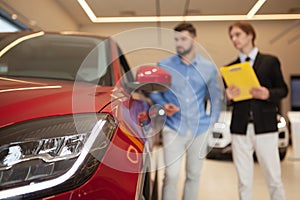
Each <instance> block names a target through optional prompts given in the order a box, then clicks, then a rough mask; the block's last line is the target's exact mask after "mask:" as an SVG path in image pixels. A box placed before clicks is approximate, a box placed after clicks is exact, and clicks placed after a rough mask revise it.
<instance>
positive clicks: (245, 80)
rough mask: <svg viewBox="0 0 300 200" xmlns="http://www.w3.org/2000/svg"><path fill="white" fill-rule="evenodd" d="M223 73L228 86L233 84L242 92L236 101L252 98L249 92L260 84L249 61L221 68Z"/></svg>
mask: <svg viewBox="0 0 300 200" xmlns="http://www.w3.org/2000/svg"><path fill="white" fill-rule="evenodd" d="M220 71H221V74H222V76H223V78H224V80H225V83H226V85H227V86H230V85H232V84H234V85H236V86H237V87H239V88H240V90H241V94H240V95H239V96H238V97H236V98H234V99H233V100H234V101H242V100H246V99H251V98H252V96H251V94H250V93H249V91H250V88H251V87H253V86H260V83H259V81H258V79H257V76H256V74H255V72H254V70H253V68H252V66H251V65H250V63H249V62H245V63H238V64H234V65H230V66H225V67H221V68H220Z"/></svg>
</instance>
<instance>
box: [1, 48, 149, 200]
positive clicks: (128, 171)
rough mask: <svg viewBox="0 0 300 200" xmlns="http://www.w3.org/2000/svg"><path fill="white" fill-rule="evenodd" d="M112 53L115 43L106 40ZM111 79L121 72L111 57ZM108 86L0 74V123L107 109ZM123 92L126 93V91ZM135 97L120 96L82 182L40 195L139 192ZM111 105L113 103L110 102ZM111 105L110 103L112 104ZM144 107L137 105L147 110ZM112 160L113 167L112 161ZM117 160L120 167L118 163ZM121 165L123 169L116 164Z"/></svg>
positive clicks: (112, 195) (84, 196)
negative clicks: (109, 131)
mask: <svg viewBox="0 0 300 200" xmlns="http://www.w3.org/2000/svg"><path fill="white" fill-rule="evenodd" d="M110 44H111V51H112V56H113V57H117V55H118V52H117V47H116V46H115V44H114V42H111V43H110ZM112 66H113V67H112V68H113V75H114V78H115V80H114V82H115V83H117V82H118V80H119V79H120V77H121V72H120V62H119V60H114V61H113V63H112ZM112 91H113V87H106V86H94V85H91V84H88V83H84V82H82V83H81V82H76V87H74V82H72V81H64V80H54V79H39V78H24V77H22V78H21V77H9V78H8V77H1V76H0V116H1V119H0V128H3V127H7V126H10V125H14V124H18V123H20V122H26V121H30V120H34V119H39V118H46V117H51V116H60V115H68V114H76V113H96V112H99V111H100V110H101V112H105V113H110V114H112V115H114V112H115V111H113V110H112V109H113V107H112V105H110V102H111V101H112V97H111V94H112ZM125 95H127V94H125ZM131 101H134V100H132V99H130V97H129V96H128V98H124V99H121V100H119V105H117V107H118V108H117V110H119V111H118V114H117V115H114V117H115V118H116V120H117V121H118V123H119V124H118V128H117V130H116V132H115V134H114V136H113V138H112V140H111V143H110V145H109V147H108V149H107V151H106V153H105V155H104V157H103V159H102V161H101V163H100V165H99V166H98V168H97V170H96V171H95V173H94V174H93V175H92V176H91V177H90V178H89V179H88V180H87V181H86V182H85V183H84V184H83V185H81V186H79V187H77V188H75V189H72V190H70V191H65V192H63V193H59V194H50V195H49V196H46V197H44V199H114V200H115V199H124V200H125V199H126V200H128V199H135V198H136V197H137V195H138V194H139V193H141V191H139V190H141V187H140V186H139V185H138V184H142V183H140V181H141V176H142V172H143V170H144V167H145V163H144V161H143V151H144V145H145V142H146V140H145V139H143V138H142V137H143V132H142V129H141V127H139V126H138V125H137V121H136V119H137V118H138V116H137V115H138V113H137V112H135V113H134V114H135V116H132V113H131V111H130V109H131V106H133V105H134V104H132V102H131ZM114 106H115V105H114ZM114 109H115V107H114ZM146 109H147V107H140V110H141V112H146V111H147V110H146ZM115 166H117V167H115ZM120 166H121V167H120ZM120 169H122V170H120Z"/></svg>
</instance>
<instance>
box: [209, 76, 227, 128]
mask: <svg viewBox="0 0 300 200" xmlns="http://www.w3.org/2000/svg"><path fill="white" fill-rule="evenodd" d="M221 84H222V79H221V78H220V76H219V75H218V73H217V70H214V72H213V75H212V79H211V80H210V81H209V82H208V91H209V96H210V103H211V122H212V123H215V122H217V121H218V119H219V115H220V112H221V110H222V102H223V100H224V95H223V93H222V87H221Z"/></svg>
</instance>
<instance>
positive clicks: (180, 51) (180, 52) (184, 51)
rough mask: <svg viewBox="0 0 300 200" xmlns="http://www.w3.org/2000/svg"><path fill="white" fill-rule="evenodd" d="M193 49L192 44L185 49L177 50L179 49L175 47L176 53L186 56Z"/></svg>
mask: <svg viewBox="0 0 300 200" xmlns="http://www.w3.org/2000/svg"><path fill="white" fill-rule="evenodd" d="M192 49H193V45H191V46H190V48H188V49H187V50H184V49H182V50H179V49H176V51H177V54H178V55H180V56H186V55H187V54H189V53H190V52H191V51H192Z"/></svg>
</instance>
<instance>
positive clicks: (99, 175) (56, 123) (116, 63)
mask: <svg viewBox="0 0 300 200" xmlns="http://www.w3.org/2000/svg"><path fill="white" fill-rule="evenodd" d="M140 75H143V76H140ZM140 77H142V78H140ZM153 77H154V78H153ZM170 81H171V77H170V75H169V74H168V73H166V72H164V71H162V70H160V69H159V68H157V67H155V66H144V67H143V66H142V67H140V69H139V70H138V72H137V79H136V78H134V76H133V74H132V73H131V71H130V67H129V66H128V63H127V61H126V58H125V56H124V55H123V54H122V51H121V49H120V48H119V46H118V45H117V44H116V43H115V42H114V41H113V40H112V39H110V38H106V37H98V36H91V35H86V34H75V33H46V32H43V31H38V32H31V31H26V32H16V33H1V34H0V102H1V104H0V116H1V118H0V197H1V199H37V198H45V199H114V200H115V199H124V200H125V199H126V200H127V199H150V198H153V197H154V195H155V193H153V192H155V185H154V183H155V181H154V180H152V179H151V177H153V176H151V173H152V172H153V170H151V160H150V153H151V136H152V135H151V134H152V133H151V132H150V131H151V130H152V129H151V126H152V125H153V122H151V119H155V117H156V116H157V115H160V116H159V117H162V116H161V115H163V113H162V112H153V111H152V112H151V116H149V115H148V113H149V109H150V106H149V104H148V103H147V101H145V99H143V98H142V97H143V93H145V92H149V91H153V90H163V89H165V88H166V87H167V86H168V84H169V83H170ZM149 84H151V87H147V86H149ZM134 94H138V95H134ZM152 110H153V109H152ZM154 110H155V109H154ZM158 113H159V114H158ZM150 117H151V118H150ZM153 121H154V120H153ZM155 126H157V124H155ZM154 172H155V171H154ZM154 177H155V176H154ZM154 198H155V197H154Z"/></svg>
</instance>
